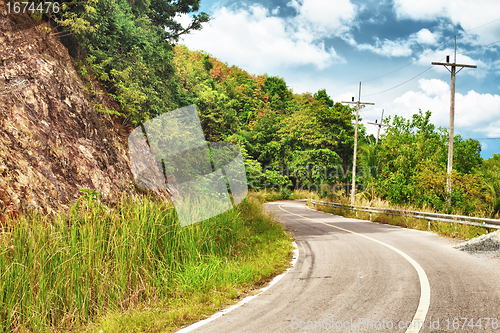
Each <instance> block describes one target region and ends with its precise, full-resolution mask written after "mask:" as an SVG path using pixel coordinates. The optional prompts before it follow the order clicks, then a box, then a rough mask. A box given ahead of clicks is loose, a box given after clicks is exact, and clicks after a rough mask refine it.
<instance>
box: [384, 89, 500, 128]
mask: <svg viewBox="0 0 500 333" xmlns="http://www.w3.org/2000/svg"><path fill="white" fill-rule="evenodd" d="M418 85H419V90H417V91H408V92H406V93H405V94H403V95H402V96H400V97H398V98H396V99H395V100H394V106H395V107H396V108H398V114H400V115H404V116H405V117H410V116H411V115H412V114H414V113H416V112H417V111H418V109H419V108H420V109H422V110H423V111H427V110H430V111H431V112H432V119H431V121H432V122H433V123H434V124H436V125H437V126H443V127H446V128H447V127H448V126H449V112H450V86H449V84H448V83H446V82H444V81H442V80H437V79H430V80H428V79H420V80H419V81H418ZM455 129H456V132H460V133H470V135H471V136H476V137H477V136H480V137H498V136H500V96H499V95H496V94H495V95H492V94H480V93H478V92H476V91H474V90H470V91H468V92H467V94H465V95H463V94H459V93H456V94H455Z"/></svg>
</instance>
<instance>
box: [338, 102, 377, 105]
mask: <svg viewBox="0 0 500 333" xmlns="http://www.w3.org/2000/svg"><path fill="white" fill-rule="evenodd" d="M340 103H348V104H358V103H359V105H375V103H369V102H351V101H349V102H345V101H343V102H340Z"/></svg>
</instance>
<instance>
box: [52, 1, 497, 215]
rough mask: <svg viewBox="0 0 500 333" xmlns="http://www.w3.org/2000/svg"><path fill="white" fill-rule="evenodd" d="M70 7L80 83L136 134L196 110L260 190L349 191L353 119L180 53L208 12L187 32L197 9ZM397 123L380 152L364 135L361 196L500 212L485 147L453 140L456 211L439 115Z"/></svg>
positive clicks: (195, 4)
mask: <svg viewBox="0 0 500 333" xmlns="http://www.w3.org/2000/svg"><path fill="white" fill-rule="evenodd" d="M65 8H66V11H63V14H61V17H60V18H59V21H58V22H59V23H60V25H61V26H64V27H66V29H67V31H72V33H74V34H75V37H74V39H73V42H74V44H73V46H72V48H71V49H72V50H73V54H74V55H75V57H76V58H77V61H78V66H79V69H80V73H81V74H82V75H83V76H89V75H93V76H94V77H95V78H97V79H98V80H100V81H101V82H102V83H103V84H104V86H105V87H106V89H107V90H108V92H109V93H110V94H112V96H114V97H115V99H116V100H117V101H118V102H119V104H120V105H121V110H120V114H122V116H123V117H125V118H126V120H127V121H128V122H129V123H130V124H132V125H133V126H138V125H140V124H142V123H144V122H145V121H147V120H148V119H151V118H153V117H155V116H157V115H159V114H162V113H164V112H167V111H170V110H173V109H175V108H178V107H182V106H186V105H190V104H195V105H196V106H197V109H198V112H199V116H200V119H201V121H202V126H203V129H204V131H205V136H206V139H207V140H208V141H222V140H224V141H229V142H233V143H238V144H239V145H240V147H241V148H242V152H243V156H244V159H245V165H246V168H247V174H248V178H249V179H248V180H249V184H250V187H252V188H263V187H265V188H274V189H277V190H280V191H281V192H284V193H287V192H289V191H290V190H291V189H293V188H295V189H311V190H315V191H317V192H321V193H325V194H331V193H332V192H334V191H336V190H338V189H344V190H345V192H344V193H345V194H347V193H348V192H349V185H348V183H349V179H350V166H351V165H352V155H353V149H352V147H353V133H354V127H353V121H352V120H353V110H352V109H351V108H350V107H348V106H344V105H341V104H340V103H335V102H334V101H332V100H331V98H330V97H329V96H328V94H327V93H326V91H325V90H320V91H318V92H316V93H314V94H310V93H304V94H295V93H293V91H292V90H291V89H289V87H288V86H287V84H286V82H285V80H284V79H283V78H280V77H276V76H269V75H267V74H265V75H257V76H256V75H251V74H249V73H247V72H246V71H244V70H242V69H240V68H238V67H236V66H228V65H227V64H225V63H222V62H221V61H219V60H217V59H215V58H213V57H212V56H210V55H209V54H206V53H203V52H197V51H190V50H188V49H187V48H186V47H184V46H182V45H180V46H175V45H174V43H175V42H176V41H178V39H179V36H181V35H182V34H184V33H189V32H190V31H193V30H197V29H200V28H201V23H202V22H206V21H208V20H209V18H208V16H207V15H206V14H204V13H201V14H198V15H194V16H193V17H192V21H191V24H190V25H188V26H187V27H182V26H181V25H180V24H179V23H177V22H176V21H175V18H176V15H178V14H190V13H195V12H196V11H197V10H198V8H199V0H177V1H173V0H140V1H133V2H129V1H126V0H93V1H90V2H86V3H79V2H74V3H70V4H69V5H68V6H67V7H65ZM98 110H99V111H101V112H108V113H113V114H116V111H110V110H102V109H99V108H98ZM389 122H390V123H391V127H389V128H388V129H387V130H386V131H385V134H384V135H383V136H382V138H381V140H380V143H379V144H378V145H375V144H374V142H373V141H374V140H370V138H369V137H367V136H366V134H365V133H366V131H365V129H364V128H363V127H362V126H361V129H360V159H361V161H360V162H359V163H358V165H359V169H358V170H357V171H358V181H357V183H358V185H359V188H358V192H360V195H363V196H365V197H368V198H370V199H374V198H382V199H385V200H388V201H390V202H391V203H394V204H401V205H410V204H411V205H413V206H417V207H429V208H433V209H435V210H438V211H453V212H456V213H464V214H468V213H476V214H483V215H485V214H489V215H495V213H497V212H498V210H499V209H500V194H499V193H500V186H499V181H500V175H499V174H500V171H499V168H500V165H499V164H500V162H499V158H498V156H495V157H494V158H493V159H491V160H489V161H486V162H484V163H483V160H482V159H481V157H480V145H479V142H477V141H475V140H471V139H463V138H461V137H460V136H456V137H455V141H454V147H455V148H454V171H453V174H452V187H453V192H452V193H453V194H452V198H451V202H452V205H451V207H449V206H448V197H447V194H446V182H447V173H446V163H447V151H448V133H447V130H446V129H443V128H438V129H436V128H435V126H434V125H433V124H431V123H430V112H426V113H423V112H420V113H419V114H416V115H414V116H413V118H412V119H404V118H402V117H398V116H396V117H394V119H389Z"/></svg>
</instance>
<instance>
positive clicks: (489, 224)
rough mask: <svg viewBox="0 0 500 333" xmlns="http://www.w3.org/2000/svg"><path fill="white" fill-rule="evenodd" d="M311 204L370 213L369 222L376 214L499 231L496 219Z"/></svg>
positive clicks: (331, 204) (325, 203)
mask: <svg viewBox="0 0 500 333" xmlns="http://www.w3.org/2000/svg"><path fill="white" fill-rule="evenodd" d="M311 203H312V204H314V205H321V206H332V207H335V208H349V209H350V210H355V211H356V212H358V211H360V212H369V213H370V220H371V219H372V214H373V213H376V214H386V215H399V216H411V217H414V218H418V219H423V220H427V221H440V222H448V223H460V224H468V225H475V226H479V227H485V228H492V229H500V220H496V219H486V218H480V217H471V216H461V215H448V214H438V213H426V212H418V211H413V210H399V209H391V208H376V207H366V206H352V205H344V204H340V203H336V202H326V201H316V200H311ZM429 223H430V222H429Z"/></svg>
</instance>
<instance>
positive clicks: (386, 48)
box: [357, 38, 413, 57]
mask: <svg viewBox="0 0 500 333" xmlns="http://www.w3.org/2000/svg"><path fill="white" fill-rule="evenodd" d="M411 45H412V42H411V41H410V40H401V39H400V40H397V41H392V40H388V39H386V40H384V41H383V42H381V41H380V40H379V39H378V38H376V39H375V46H373V45H370V44H359V45H357V47H358V49H359V50H368V51H372V52H374V53H376V54H379V55H382V56H385V57H408V56H410V55H411V54H412V52H413V51H412V49H411Z"/></svg>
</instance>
